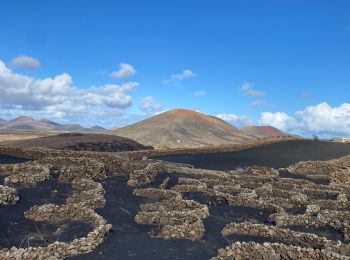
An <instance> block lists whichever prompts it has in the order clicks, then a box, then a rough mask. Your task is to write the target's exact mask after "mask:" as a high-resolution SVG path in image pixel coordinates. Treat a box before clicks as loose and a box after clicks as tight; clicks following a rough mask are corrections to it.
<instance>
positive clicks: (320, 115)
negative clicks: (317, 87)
mask: <svg viewBox="0 0 350 260" xmlns="http://www.w3.org/2000/svg"><path fill="white" fill-rule="evenodd" d="M259 123H260V124H262V125H272V126H275V127H277V128H279V129H281V130H284V131H287V132H291V133H298V134H312V133H319V134H321V135H325V136H331V135H350V104H349V103H344V104H341V105H340V106H338V107H331V106H330V105H328V104H327V103H326V102H324V103H320V104H317V105H315V106H308V107H306V108H305V109H304V110H301V111H297V112H295V113H294V114H293V115H288V114H286V113H283V112H276V113H271V112H263V113H261V117H260V120H259Z"/></svg>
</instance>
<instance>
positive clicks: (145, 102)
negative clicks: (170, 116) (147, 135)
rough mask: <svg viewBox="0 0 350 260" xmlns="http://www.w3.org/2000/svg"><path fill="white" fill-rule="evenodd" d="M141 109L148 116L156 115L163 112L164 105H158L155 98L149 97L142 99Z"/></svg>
mask: <svg viewBox="0 0 350 260" xmlns="http://www.w3.org/2000/svg"><path fill="white" fill-rule="evenodd" d="M139 107H140V109H141V110H142V111H143V112H145V113H147V114H155V113H157V112H159V111H161V110H162V108H163V104H159V103H156V102H155V101H154V99H153V97H151V96H148V97H145V98H143V99H141V101H140V103H139Z"/></svg>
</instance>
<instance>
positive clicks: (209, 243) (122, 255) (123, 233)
mask: <svg viewBox="0 0 350 260" xmlns="http://www.w3.org/2000/svg"><path fill="white" fill-rule="evenodd" d="M103 186H104V188H105V190H106V192H107V195H106V199H107V204H106V206H105V207H104V208H103V209H99V210H97V212H98V213H99V214H101V215H102V216H103V217H104V218H106V219H107V221H108V222H109V223H111V224H112V225H113V233H111V234H110V235H109V236H108V238H107V239H106V241H105V242H104V243H103V244H102V245H100V246H99V247H97V248H96V250H95V251H93V252H92V253H90V254H88V255H81V256H77V257H73V258H72V259H82V260H83V259H210V258H211V257H213V256H215V255H216V254H217V249H218V248H220V247H223V246H225V245H226V243H227V241H226V240H225V239H224V238H223V237H222V236H221V234H220V232H221V230H222V228H223V227H224V226H225V225H226V224H229V223H231V222H233V221H236V222H242V221H244V220H249V219H250V220H252V219H255V220H256V221H259V222H262V223H264V222H266V221H267V218H268V215H269V213H268V212H267V211H262V210H257V209H252V208H244V207H233V206H230V207H228V206H227V205H223V204H219V205H216V206H209V211H210V216H209V217H208V218H207V219H206V220H205V221H204V225H205V227H206V230H207V233H206V234H205V236H204V237H203V238H202V240H200V241H196V242H192V241H188V240H162V239H153V238H151V237H150V236H149V235H148V234H147V232H149V231H151V230H152V227H148V226H145V225H138V224H136V223H135V222H134V217H135V215H136V214H137V212H138V208H139V205H140V204H141V203H142V202H144V200H143V199H140V198H137V197H135V196H133V195H132V191H133V188H131V187H128V186H127V185H126V179H125V178H122V177H112V178H111V179H108V180H107V181H106V182H105V183H103ZM187 195H188V198H190V197H191V196H190V195H189V194H187ZM193 196H194V197H196V196H198V194H193ZM193 196H192V197H193ZM198 199H200V198H198ZM206 201H207V200H206ZM230 239H231V240H239V238H238V236H231V237H230ZM246 239H247V240H252V241H255V240H256V239H257V238H254V237H249V236H246Z"/></svg>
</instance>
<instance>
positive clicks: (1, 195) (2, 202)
mask: <svg viewBox="0 0 350 260" xmlns="http://www.w3.org/2000/svg"><path fill="white" fill-rule="evenodd" d="M17 201H19V197H18V194H17V191H16V189H14V188H11V187H8V186H3V185H0V206H6V205H13V204H16V203H17Z"/></svg>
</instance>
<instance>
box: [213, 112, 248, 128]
mask: <svg viewBox="0 0 350 260" xmlns="http://www.w3.org/2000/svg"><path fill="white" fill-rule="evenodd" d="M216 117H218V118H221V119H222V120H224V121H226V122H228V123H230V124H231V125H234V126H237V127H242V126H246V125H251V124H252V123H253V119H251V118H249V117H246V116H237V115H235V114H225V113H223V114H218V115H216Z"/></svg>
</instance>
